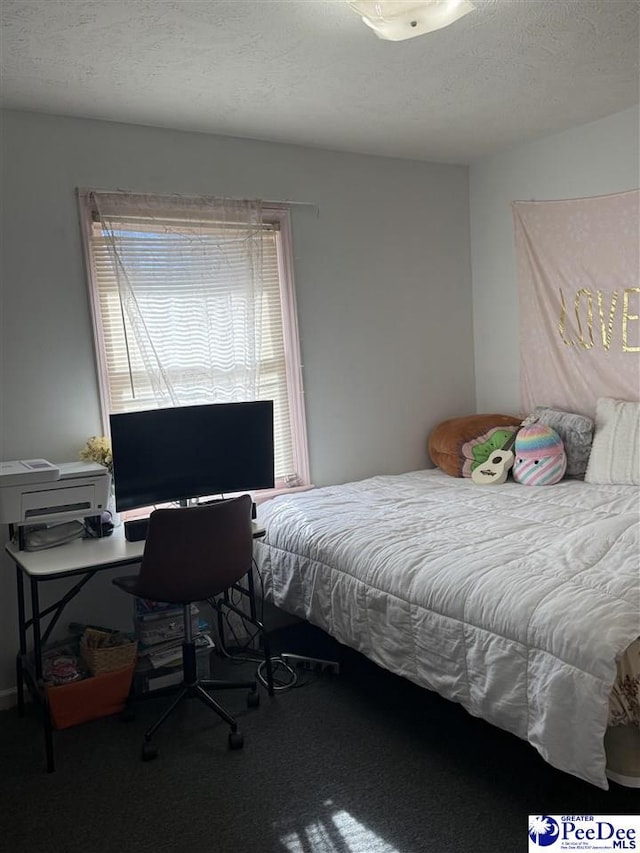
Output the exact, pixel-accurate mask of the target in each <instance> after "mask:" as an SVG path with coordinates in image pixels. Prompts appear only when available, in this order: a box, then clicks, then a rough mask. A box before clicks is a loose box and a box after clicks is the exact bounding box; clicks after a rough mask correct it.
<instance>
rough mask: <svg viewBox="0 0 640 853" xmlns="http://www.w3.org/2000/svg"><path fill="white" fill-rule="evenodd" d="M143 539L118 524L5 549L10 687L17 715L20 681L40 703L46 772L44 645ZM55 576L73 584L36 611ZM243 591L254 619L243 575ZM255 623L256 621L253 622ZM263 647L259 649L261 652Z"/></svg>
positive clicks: (135, 555)
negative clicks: (74, 605) (129, 536)
mask: <svg viewBox="0 0 640 853" xmlns="http://www.w3.org/2000/svg"><path fill="white" fill-rule="evenodd" d="M251 525H252V528H253V536H254V539H255V538H258V537H260V536H264V533H265V531H264V528H263V527H261V526H259V525H258V524H257V523H256V522H255V521H252V522H251ZM144 544H145V543H144V541H140V542H127V540H126V539H125V538H124V525H122V526H120V527H116V528H115V529H114V531H113V533H112V534H111V535H110V536H105V537H103V538H101V539H75V540H74V541H73V542H68V543H67V544H65V545H57V546H55V547H53V548H47V549H45V550H43V551H20V550H19V549H18V547H17V546H16V545H14V544H13V543H12V542H10V543H8V544H7V545H6V546H5V550H6V552H7V554H8V555H9V557H11V559H12V560H13V562H14V563H15V566H16V584H17V598H18V634H19V650H18V654H17V656H16V683H17V688H18V713H19V714H20V715H21V716H22V715H23V714H24V681H25V678H26V679H27V681H28V683H29V686H30V687H31V688H32V692H34V694H35V695H36V697H37V698H39V699H40V700H41V703H42V707H43V728H44V735H45V750H46V757H47V770H48V771H49V772H52V771H53V770H55V763H54V758H53V732H52V725H51V716H50V714H49V709H48V706H47V700H46V691H45V689H44V683H43V678H42V648H43V646H44V644H45V643H46V642H47V639H48V638H49V636H50V634H51V632H52V630H53V628H54V626H55V624H56V622H57V621H58V619H59V618H60V616H61V614H62V611H63V610H64V608H65V607H66V605H67V604H68V603H69V602H70V601H71V600H72V599H73V598H75V596H76V595H77V594H78V593H79V592H80V590H81V589H82V587H83V586H84V585H85V584H86V583H87V582H88V581H89V580H91V578H92V577H93V576H94V575H95V574H96V572H100V571H104V570H105V569H113V568H119V567H124V566H130V565H135V564H136V563H139V562H140V560H141V559H142V554H143V552H144ZM25 578H27V579H28V581H29V584H30V593H31V616H30V618H29V619H27V616H26V610H25V594H24V580H25ZM60 578H75V579H76V581H75V583H74V584H73V586H72V587H71V588H70V589H69V590H68V591H67V592H66V593H65V594H64V595H63V596H62V598H60V599H59V600H58V601H57V602H55V604H52V605H50V606H49V607H47V608H46V609H45V610H41V609H40V596H39V584H40V583H43V582H46V581H49V580H58V579H60ZM247 578H248V589H245V588H242V587H239V589H240V591H241V592H244V593H245V594H246V595H248V597H249V601H250V606H251V616H252V618H253V619H254V621H256V620H257V617H256V611H255V598H254V589H253V575H252V572H251V571H250V570H248V573H247ZM47 616H50V617H51V618H50V620H49V622H48V624H47V627H46V629H45V631H44V632H43V631H42V619H43V618H44V617H47ZM258 624H259V623H258ZM29 629H31V630H32V632H33V673H32V672H31V670H30V667H29V666H28V665H27V654H28V651H29V649H28V644H27V632H28V630H29ZM267 651H268V647H267V646H265V654H266V653H267ZM267 669H268V677H269V685H270V688H269V693H270V694H272V693H273V676H272V674H271V665H270V658H269V660H268V664H267Z"/></svg>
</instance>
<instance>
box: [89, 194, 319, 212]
mask: <svg viewBox="0 0 640 853" xmlns="http://www.w3.org/2000/svg"><path fill="white" fill-rule="evenodd" d="M77 192H78V195H87V194H88V193H92V192H93V193H112V194H113V195H120V194H122V195H159V196H162V195H166V196H169V197H170V198H187V199H188V198H202V196H194V195H182V193H146V192H140V191H139V190H122V189H116V190H105V189H101V188H99V187H78V188H77ZM205 197H206V196H205ZM212 198H215V196H212ZM219 198H221V199H228V200H229V201H249V199H246V198H235V197H233V196H225V195H223V196H219ZM260 201H261V202H262V203H263V204H265V205H267V207H268V206H269V205H270V204H283V205H284V204H287V205H296V206H299V207H313V208H315V211H316V216H320V208H319V206H318V203H317V202H316V201H293V200H292V199H289V198H285V199H260Z"/></svg>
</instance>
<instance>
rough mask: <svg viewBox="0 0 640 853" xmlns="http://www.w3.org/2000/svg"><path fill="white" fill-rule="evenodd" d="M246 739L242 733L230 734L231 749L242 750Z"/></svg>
mask: <svg viewBox="0 0 640 853" xmlns="http://www.w3.org/2000/svg"><path fill="white" fill-rule="evenodd" d="M243 746H244V737H243V735H242V734H241V733H240V732H229V749H242V747H243Z"/></svg>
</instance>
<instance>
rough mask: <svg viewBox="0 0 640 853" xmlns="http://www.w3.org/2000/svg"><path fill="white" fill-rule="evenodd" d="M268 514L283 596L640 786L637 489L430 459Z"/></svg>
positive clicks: (580, 773) (424, 681)
mask: <svg viewBox="0 0 640 853" xmlns="http://www.w3.org/2000/svg"><path fill="white" fill-rule="evenodd" d="M259 520H260V521H261V522H262V523H264V525H265V527H266V531H267V532H266V536H265V538H264V539H263V540H262V541H260V542H257V543H256V546H255V557H256V562H257V566H258V568H259V570H260V572H261V574H262V577H263V582H264V587H265V597H266V598H267V599H268V600H270V601H271V602H272V603H274V604H275V605H276V606H277V607H279V608H281V609H283V610H284V611H286V612H288V613H291V614H293V615H295V616H298V617H301V618H303V619H305V620H308V621H309V622H311V623H312V624H314V625H316V626H318V627H320V628H322V629H324V630H325V631H327V632H328V633H329V634H330V635H332V636H333V637H334V638H335V639H336V640H338V641H339V642H340V643H343V644H345V645H347V646H349V647H352V648H354V649H356V650H357V651H359V652H361V653H362V654H364V655H365V656H367V657H368V658H370V659H371V660H373V661H374V662H375V663H377V664H379V665H380V666H382V667H385V668H386V669H388V670H391V671H393V672H395V673H398V674H399V675H402V676H404V677H406V678H408V679H410V680H411V681H413V682H416V683H417V684H419V685H421V686H423V687H425V688H428V689H430V690H434V691H436V692H437V693H439V694H441V695H442V696H443V697H445V698H447V699H449V700H451V701H454V702H458V703H460V704H461V705H463V706H464V707H465V708H466V710H467V711H468V712H469V713H470V714H473V715H475V716H478V717H481V718H483V719H485V720H487V721H488V722H490V723H492V724H494V725H496V726H499V727H500V728H502V729H505V730H507V731H509V732H512V733H513V734H515V735H517V736H518V737H520V738H523V739H525V740H528V741H529V742H530V743H531V744H532V745H533V746H534V747H535V749H536V750H538V752H539V753H540V755H541V756H542V757H543V758H544V759H545V760H546V761H547V762H549V763H550V764H551V765H553V766H554V767H556V768H558V769H560V770H563V771H565V772H567V773H570V774H573V775H575V776H577V777H579V778H581V779H584V780H586V781H587V782H590V783H592V784H594V785H596V786H599V787H601V788H605V789H606V788H608V778H611V779H614V780H615V781H617V782H621V783H622V784H628V785H633V786H640V767H639V766H638V764H639V763H640V761H639V759H638V755H640V749H638V747H640V728H639V727H640V719H639V716H638V703H637V688H638V675H639V673H640V643H639V642H638V636H639V635H640V583H639V555H640V535H639V528H640V523H639V521H640V516H639V495H638V487H637V486H636V485H613V484H611V485H596V484H592V483H587V482H584V481H582V480H577V479H564V480H562V481H561V482H559V483H556V484H555V485H553V486H550V487H539V488H528V487H525V486H522V485H520V484H518V483H515V482H513V481H512V480H508V481H507V482H505V483H504V484H502V485H493V486H489V487H481V486H478V485H476V484H475V483H473V482H472V481H471V480H470V479H468V478H456V477H451V476H449V475H448V474H446V473H444V472H443V471H441V470H439V469H429V470H422V471H414V472H410V473H407V474H400V475H395V476H391V475H390V476H376V477H371V478H369V479H366V480H362V481H359V482H353V483H347V484H343V485H337V486H327V487H323V488H318V489H314V490H311V491H309V492H304V493H298V494H295V495H285V496H280V497H278V498H275V499H273V500H271V501H268V502H266V503H265V504H263V505H262V506H260V507H259ZM605 744H606V746H605Z"/></svg>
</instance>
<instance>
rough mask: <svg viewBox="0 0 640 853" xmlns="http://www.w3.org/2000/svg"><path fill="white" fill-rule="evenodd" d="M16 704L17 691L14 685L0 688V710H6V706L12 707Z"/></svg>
mask: <svg viewBox="0 0 640 853" xmlns="http://www.w3.org/2000/svg"><path fill="white" fill-rule="evenodd" d="M25 694H26V691H25ZM25 698H26V695H25ZM17 704H18V691H17V689H16V688H15V687H10V688H9V689H8V690H0V711H6V710H7V709H8V708H14V707H15V706H16V705H17Z"/></svg>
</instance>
